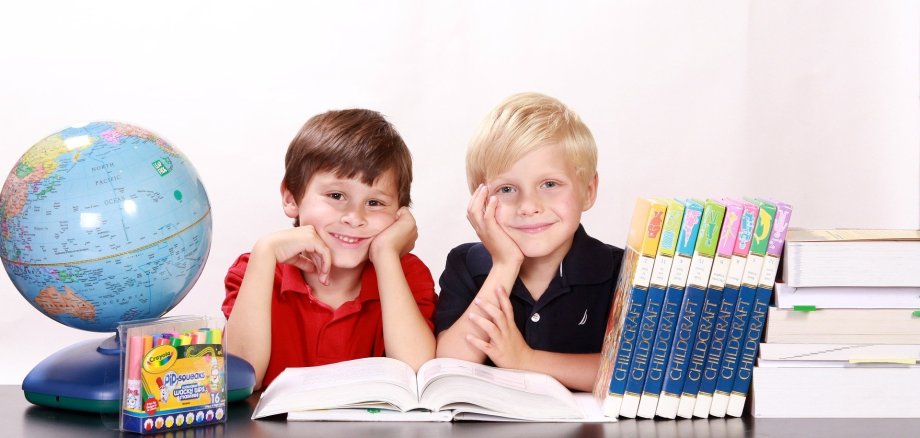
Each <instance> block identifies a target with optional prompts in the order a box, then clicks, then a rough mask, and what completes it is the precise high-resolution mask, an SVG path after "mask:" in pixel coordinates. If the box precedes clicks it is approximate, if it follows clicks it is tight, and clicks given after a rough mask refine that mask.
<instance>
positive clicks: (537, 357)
mask: <svg viewBox="0 0 920 438" xmlns="http://www.w3.org/2000/svg"><path fill="white" fill-rule="evenodd" d="M533 353H534V354H533V360H532V361H529V362H528V363H526V364H524V369H525V370H527V371H536V372H540V373H543V374H549V375H550V376H553V377H555V378H556V380H558V381H559V382H560V383H562V384H563V385H565V386H566V387H567V388H569V389H572V390H575V391H587V392H590V391H591V390H593V389H594V380H595V378H596V377H597V370H598V368H599V367H600V360H601V355H600V353H584V354H577V353H552V352H549V351H541V350H534V351H533Z"/></svg>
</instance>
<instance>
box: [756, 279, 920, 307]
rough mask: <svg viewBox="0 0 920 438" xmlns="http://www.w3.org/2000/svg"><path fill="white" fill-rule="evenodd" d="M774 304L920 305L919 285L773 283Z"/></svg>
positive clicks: (783, 305) (823, 305) (842, 305)
mask: <svg viewBox="0 0 920 438" xmlns="http://www.w3.org/2000/svg"><path fill="white" fill-rule="evenodd" d="M773 294H774V297H775V298H776V307H779V308H781V309H791V308H793V307H795V306H815V307H817V308H819V309H920V287H871V286H864V287H850V286H828V287H793V286H789V285H788V284H786V283H776V287H775V289H774V291H773Z"/></svg>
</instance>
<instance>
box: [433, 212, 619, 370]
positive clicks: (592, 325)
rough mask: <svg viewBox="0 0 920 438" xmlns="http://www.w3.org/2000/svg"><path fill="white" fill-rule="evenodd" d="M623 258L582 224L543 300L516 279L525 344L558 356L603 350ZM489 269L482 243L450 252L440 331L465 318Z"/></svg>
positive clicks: (514, 300)
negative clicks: (536, 298)
mask: <svg viewBox="0 0 920 438" xmlns="http://www.w3.org/2000/svg"><path fill="white" fill-rule="evenodd" d="M622 258H623V250H622V249H620V248H617V247H615V246H611V245H607V244H605V243H603V242H601V241H599V240H597V239H595V238H593V237H591V236H588V234H587V233H586V232H585V230H584V227H583V226H579V227H578V230H577V231H576V232H575V237H574V238H573V240H572V247H571V248H570V249H569V253H568V254H566V256H565V258H564V259H563V260H562V266H561V267H560V269H559V275H557V276H556V277H555V278H553V280H552V281H551V282H550V284H549V286H548V287H547V289H546V291H545V292H544V293H543V295H541V296H540V299H539V300H534V299H533V296H531V295H530V292H529V291H528V290H527V288H526V287H525V286H524V283H523V282H521V278H520V277H518V278H517V279H516V280H515V282H514V287H512V289H511V307H512V309H513V310H514V323H515V324H516V325H517V327H518V329H519V330H520V331H521V334H522V335H523V336H524V340H526V341H527V345H529V346H530V348H533V349H535V350H543V351H551V352H556V353H598V352H600V351H601V345H602V343H603V340H604V331H605V330H606V328H607V316H608V315H609V314H610V303H611V301H612V299H613V292H614V289H615V288H616V281H617V275H618V274H619V272H620V261H621V260H622ZM491 269H492V256H490V255H489V252H488V251H486V248H485V246H484V245H483V244H482V243H466V244H463V245H460V246H458V247H456V248H454V249H453V250H451V251H450V254H448V255H447V265H446V266H445V268H444V272H443V273H442V274H441V278H440V281H439V282H440V285H441V293H440V295H439V297H438V307H437V310H436V311H435V315H434V324H435V332H436V333H440V332H441V331H443V330H446V329H448V328H449V327H450V326H451V325H453V324H454V322H456V321H457V319H458V318H460V316H462V315H463V312H465V311H466V309H467V308H468V307H469V306H470V304H472V302H473V299H474V298H475V297H476V294H477V293H478V292H479V289H480V288H482V284H483V283H484V282H485V280H486V277H487V276H488V275H489V270H491Z"/></svg>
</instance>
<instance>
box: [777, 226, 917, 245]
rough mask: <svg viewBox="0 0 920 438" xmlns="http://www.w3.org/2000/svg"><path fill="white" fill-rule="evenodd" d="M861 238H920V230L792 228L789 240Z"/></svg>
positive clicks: (787, 239)
mask: <svg viewBox="0 0 920 438" xmlns="http://www.w3.org/2000/svg"><path fill="white" fill-rule="evenodd" d="M859 240H920V230H861V229H837V230H806V229H801V228H790V229H789V231H787V232H786V241H788V242H847V241H859Z"/></svg>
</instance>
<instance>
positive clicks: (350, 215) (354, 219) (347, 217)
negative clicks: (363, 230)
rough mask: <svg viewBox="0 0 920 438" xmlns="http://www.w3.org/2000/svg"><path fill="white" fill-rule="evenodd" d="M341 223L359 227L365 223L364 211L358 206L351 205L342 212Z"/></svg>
mask: <svg viewBox="0 0 920 438" xmlns="http://www.w3.org/2000/svg"><path fill="white" fill-rule="evenodd" d="M342 223H343V224H345V225H348V226H350V227H354V228H359V227H363V226H365V225H367V220H366V219H365V217H364V212H363V211H362V210H361V207H360V206H357V207H351V208H349V209H347V210H346V211H345V212H344V213H343V214H342Z"/></svg>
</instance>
